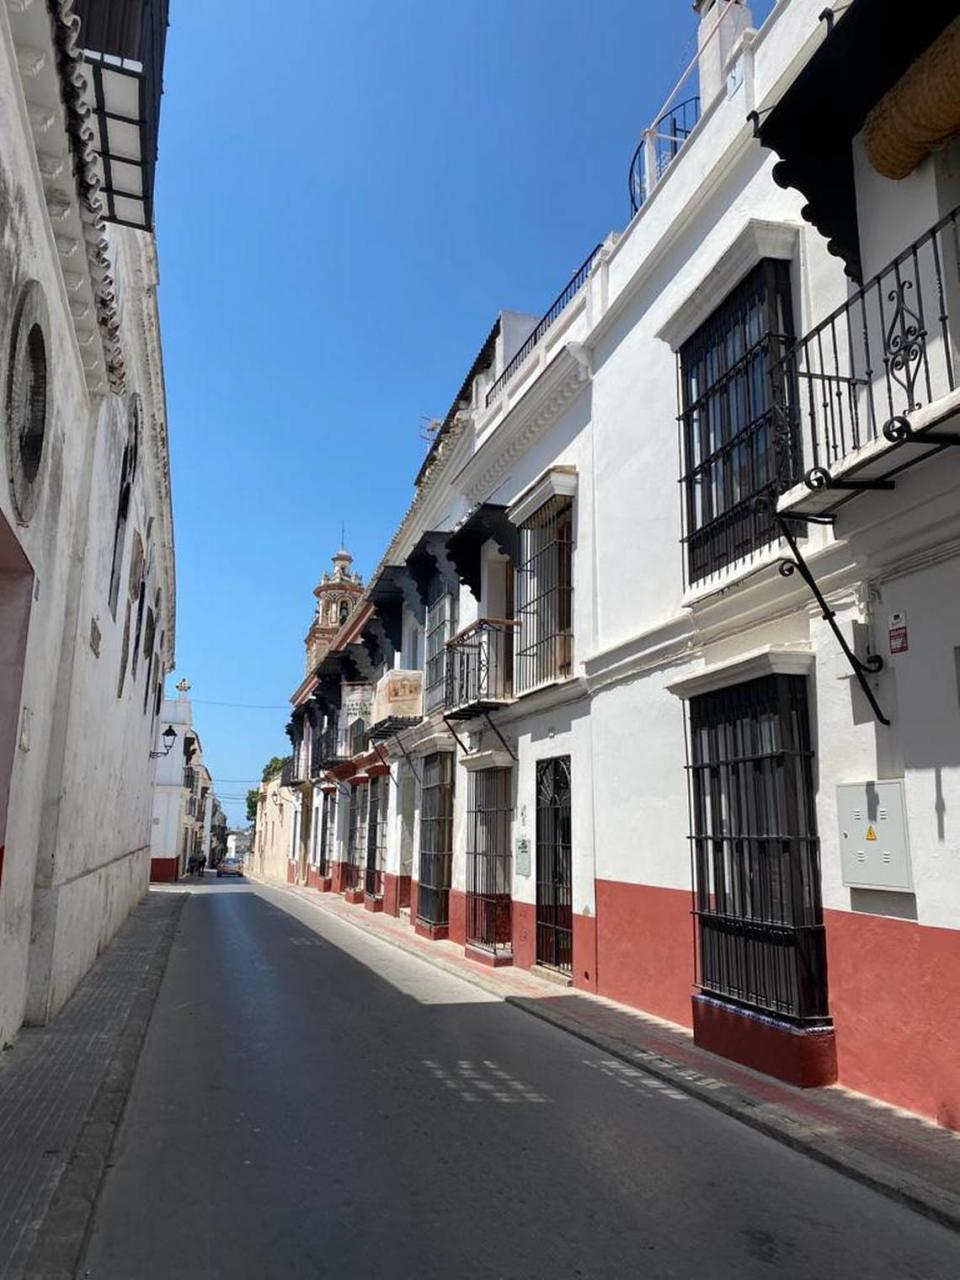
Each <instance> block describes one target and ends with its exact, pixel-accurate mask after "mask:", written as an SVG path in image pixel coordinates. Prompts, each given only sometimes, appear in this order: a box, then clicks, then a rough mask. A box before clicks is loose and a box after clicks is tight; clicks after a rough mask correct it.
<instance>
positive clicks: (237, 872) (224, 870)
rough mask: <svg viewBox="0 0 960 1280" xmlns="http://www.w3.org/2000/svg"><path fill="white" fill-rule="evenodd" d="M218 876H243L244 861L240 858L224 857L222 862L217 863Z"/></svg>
mask: <svg viewBox="0 0 960 1280" xmlns="http://www.w3.org/2000/svg"><path fill="white" fill-rule="evenodd" d="M217 875H218V876H242V875H243V863H242V862H241V861H240V859H239V858H224V860H223V861H222V862H218V863H217Z"/></svg>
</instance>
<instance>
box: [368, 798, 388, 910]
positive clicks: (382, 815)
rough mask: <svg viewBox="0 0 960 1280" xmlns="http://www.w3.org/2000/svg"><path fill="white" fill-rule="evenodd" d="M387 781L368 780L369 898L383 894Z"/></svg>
mask: <svg viewBox="0 0 960 1280" xmlns="http://www.w3.org/2000/svg"><path fill="white" fill-rule="evenodd" d="M388 786H389V779H388V778H387V777H385V776H384V775H382V774H381V775H378V776H377V777H374V778H371V779H370V803H369V809H368V814H367V879H366V890H367V893H368V894H369V895H370V897H371V898H379V897H381V896H382V894H383V859H384V855H385V853H386V846H387V799H388V797H387V788H388Z"/></svg>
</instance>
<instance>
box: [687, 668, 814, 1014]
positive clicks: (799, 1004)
mask: <svg viewBox="0 0 960 1280" xmlns="http://www.w3.org/2000/svg"><path fill="white" fill-rule="evenodd" d="M690 738H691V742H690V764H689V771H690V792H691V809H692V820H693V834H692V836H691V845H692V857H693V883H694V911H695V915H696V919H697V940H698V947H697V953H698V954H697V962H698V969H697V982H698V985H699V987H700V988H701V990H703V991H705V992H708V993H710V994H712V995H716V996H720V997H723V998H725V999H728V1000H732V1001H735V1002H737V1003H738V1004H742V1005H747V1006H749V1007H750V1008H753V1009H760V1010H763V1011H764V1012H767V1013H772V1014H776V1015H778V1016H781V1017H784V1018H788V1019H791V1020H793V1021H796V1022H800V1023H816V1022H822V1021H824V1020H825V1019H826V1018H827V958H826V943H825V937H824V928H823V911H822V907H821V901H820V842H819V840H818V838H817V824H816V812H815V807H814V790H813V751H812V749H811V746H810V730H809V723H808V717H807V691H806V678H805V677H804V676H782V675H779V676H775V675H772V676H765V677H763V678H762V679H759V680H751V681H749V682H748V683H746V684H740V685H734V686H732V687H730V688H726V689H719V690H716V691H715V692H713V693H706V694H703V695H701V696H700V697H697V698H692V699H691V701H690Z"/></svg>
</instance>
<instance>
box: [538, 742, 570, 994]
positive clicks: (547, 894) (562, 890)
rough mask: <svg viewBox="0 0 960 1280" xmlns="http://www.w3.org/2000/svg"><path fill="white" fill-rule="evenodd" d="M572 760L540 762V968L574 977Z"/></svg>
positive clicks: (556, 757)
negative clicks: (544, 967) (570, 974)
mask: <svg viewBox="0 0 960 1280" xmlns="http://www.w3.org/2000/svg"><path fill="white" fill-rule="evenodd" d="M570 793H571V787H570V757H569V756H554V757H552V758H551V759H549V760H539V761H537V906H536V911H537V915H536V921H537V963H538V964H542V965H546V966H547V967H548V968H551V969H559V970H560V971H561V972H562V973H573V844H572V840H571V807H570V798H571V796H570Z"/></svg>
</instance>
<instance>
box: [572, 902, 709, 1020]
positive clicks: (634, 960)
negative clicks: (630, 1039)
mask: <svg viewBox="0 0 960 1280" xmlns="http://www.w3.org/2000/svg"><path fill="white" fill-rule="evenodd" d="M596 892H597V974H598V977H599V988H598V990H599V992H600V995H602V996H609V997H610V999H611V1000H619V1001H621V1003H623V1004H629V1005H633V1006H634V1007H635V1008H637V1009H643V1010H645V1011H646V1012H647V1013H653V1014H656V1015H657V1017H659V1018H667V1019H669V1021H671V1022H678V1023H680V1024H681V1025H682V1026H685V1027H689V1026H691V1024H692V1008H691V1005H690V996H691V993H692V991H693V979H694V971H693V927H692V923H691V917H690V907H691V900H690V891H689V890H688V889H660V888H657V887H656V886H655V885H647V884H625V883H624V882H622V881H619V880H598V881H597V885H596Z"/></svg>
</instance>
